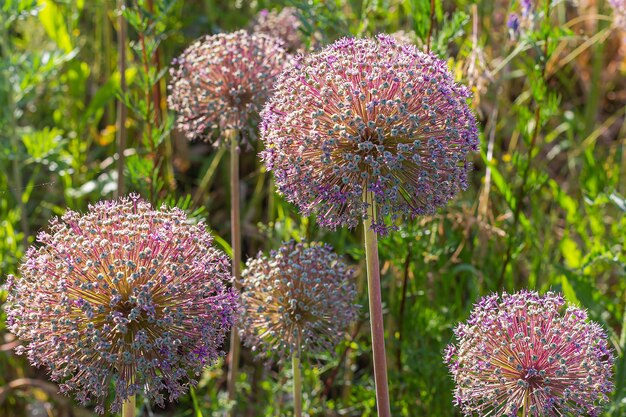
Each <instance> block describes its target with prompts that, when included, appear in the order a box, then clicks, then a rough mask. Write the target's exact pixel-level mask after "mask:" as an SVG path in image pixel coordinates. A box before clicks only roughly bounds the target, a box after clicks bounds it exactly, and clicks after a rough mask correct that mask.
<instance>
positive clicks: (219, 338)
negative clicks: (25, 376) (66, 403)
mask: <svg viewBox="0 0 626 417" xmlns="http://www.w3.org/2000/svg"><path fill="white" fill-rule="evenodd" d="M38 241H39V243H40V245H39V246H38V247H31V248H30V249H29V250H28V252H27V255H26V258H25V260H24V263H23V264H22V265H21V267H20V274H21V277H19V278H15V277H9V296H8V300H7V303H8V307H7V316H8V325H9V329H10V331H11V332H13V333H15V334H16V335H17V336H18V337H19V338H20V339H21V340H22V341H23V342H24V343H25V345H24V346H21V347H19V348H18V353H27V355H28V358H29V360H30V362H31V363H32V364H33V365H35V366H44V367H46V368H47V369H48V370H49V372H50V375H51V378H52V379H53V380H54V381H57V382H59V383H60V388H61V391H62V392H75V393H76V397H77V399H78V400H79V401H80V402H82V403H87V402H89V401H95V402H96V403H97V407H96V411H97V412H99V413H103V412H104V402H105V401H106V398H107V396H108V393H109V387H110V384H111V383H112V382H113V383H114V384H115V399H114V400H113V403H112V405H111V410H112V411H116V410H119V408H120V406H121V405H122V403H123V401H124V400H125V399H126V398H128V397H129V396H132V395H134V394H135V393H138V392H140V391H143V393H144V394H145V395H146V396H147V397H148V398H150V399H152V400H154V401H155V402H156V403H158V404H163V402H164V398H165V397H164V394H163V393H164V392H165V393H167V394H169V399H170V400H172V399H175V398H177V397H179V396H180V395H181V394H183V393H184V392H185V391H186V389H187V385H189V384H195V383H196V381H195V376H196V375H198V374H199V373H200V371H201V370H202V368H204V367H205V366H206V365H207V364H210V363H211V362H213V361H214V360H215V359H217V357H218V356H219V355H220V352H219V351H218V349H219V347H220V345H221V344H222V342H223V340H224V336H225V333H226V332H227V331H228V330H229V329H230V327H231V326H232V324H233V322H234V319H235V317H236V313H237V309H238V301H237V295H236V294H235V293H233V292H231V291H230V290H229V289H227V287H226V282H227V281H229V280H231V277H230V261H229V260H228V258H227V257H226V256H225V255H224V254H223V253H222V252H220V251H218V250H216V249H214V248H213V247H212V246H211V244H212V238H211V236H210V234H209V233H208V232H207V230H206V229H205V227H204V225H203V224H198V225H192V224H190V223H189V222H188V221H187V219H186V216H185V214H184V213H183V212H182V211H181V210H179V209H169V208H167V207H165V206H164V207H162V208H161V209H160V210H154V209H153V208H152V207H151V205H150V204H149V203H147V202H145V201H143V200H141V199H140V198H139V197H138V196H134V195H131V196H130V198H123V199H120V200H119V201H103V202H99V203H97V204H95V205H93V206H90V208H89V211H88V212H87V213H85V214H79V213H77V212H74V211H68V212H67V213H66V214H65V215H64V216H63V217H62V218H61V219H54V220H52V221H51V222H50V231H49V233H40V234H39V236H38Z"/></svg>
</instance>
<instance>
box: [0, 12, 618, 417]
mask: <svg viewBox="0 0 626 417" xmlns="http://www.w3.org/2000/svg"><path fill="white" fill-rule="evenodd" d="M531 3H532V4H533V6H532V9H531V13H530V14H526V15H524V14H523V11H522V10H521V7H522V6H521V4H519V2H517V1H505V0H478V1H469V0H458V1H442V0H435V1H431V0H409V1H400V0H371V1H367V0H350V1H338V0H334V1H323V0H292V1H242V0H237V1H226V0H224V1H219V0H205V1H200V0H194V1H182V0H133V1H129V2H128V3H127V4H126V8H125V11H124V13H123V14H122V15H121V17H120V13H119V12H120V7H119V6H120V4H121V2H118V3H116V2H115V1H113V0H87V1H85V0H75V1H72V0H58V1H51V0H39V1H32V0H2V2H1V3H0V137H1V140H2V146H1V147H0V197H1V198H0V225H1V226H0V284H1V283H3V282H4V281H5V279H6V276H7V275H8V274H14V273H16V272H17V268H18V264H19V261H20V259H21V257H22V256H23V254H24V252H25V250H26V248H27V247H28V246H29V245H31V244H33V242H34V241H35V237H36V235H37V233H38V232H39V231H40V230H42V229H44V228H45V227H46V224H47V222H48V220H49V219H50V218H51V217H53V216H57V215H60V214H62V213H63V212H64V211H65V210H66V208H68V207H69V208H72V209H76V210H85V209H86V208H87V206H88V204H89V203H92V202H95V201H98V200H100V199H107V198H114V197H115V195H116V190H117V184H118V179H117V171H116V161H117V159H118V155H117V150H118V148H117V146H116V135H118V133H119V132H118V130H119V129H118V128H117V127H116V120H117V118H118V115H119V107H118V105H119V103H122V105H123V106H125V107H126V108H127V112H128V116H127V119H126V121H125V123H124V126H125V128H126V133H125V135H124V136H125V138H126V150H125V151H124V154H125V160H126V168H125V174H124V178H123V183H124V186H125V190H126V191H135V192H139V193H140V194H141V195H143V196H144V197H145V198H147V199H149V200H151V201H152V202H153V203H155V204H160V203H162V202H166V203H168V204H171V205H177V206H179V207H181V208H184V209H186V210H188V211H189V212H190V213H192V214H193V215H194V216H196V217H198V218H203V219H205V220H206V222H207V223H208V225H209V226H210V227H211V228H213V230H214V234H215V236H216V237H217V239H216V240H217V242H218V244H219V245H221V246H222V249H224V250H226V251H228V250H229V249H230V248H229V247H228V243H227V242H229V240H230V236H229V234H230V225H229V211H228V193H229V191H228V190H229V188H228V175H227V174H228V166H227V165H228V164H227V162H228V161H227V159H228V158H226V157H224V155H225V153H224V151H223V150H219V149H214V148H212V147H211V146H210V145H208V144H205V143H201V142H198V143H194V142H192V143H189V142H188V141H187V140H186V139H185V138H184V137H183V136H182V135H181V134H180V133H179V132H176V131H175V130H174V129H173V114H171V113H170V112H168V110H167V106H166V95H167V89H166V84H167V81H168V71H167V70H168V65H169V63H170V62H171V60H172V59H173V58H174V57H175V56H177V55H178V54H179V53H180V52H181V51H182V50H183V49H184V48H185V47H186V46H187V45H188V44H189V43H190V42H192V41H193V40H194V39H196V38H197V37H199V36H201V35H204V34H210V33H217V32H224V31H232V30H237V29H240V28H246V27H248V25H249V22H250V21H251V20H252V19H253V18H254V16H255V15H256V14H257V13H258V12H259V11H260V10H261V9H278V10H279V9H281V8H282V7H285V6H291V7H295V8H297V9H298V16H299V18H300V20H301V23H302V25H301V32H302V36H303V39H305V40H306V41H307V42H308V43H309V44H313V45H315V44H317V45H319V44H322V45H323V44H326V43H329V42H332V41H333V40H335V39H337V38H339V37H342V36H347V35H358V36H366V35H373V34H376V33H380V32H386V33H395V32H398V31H403V32H404V35H405V36H408V37H409V39H410V40H412V41H413V42H415V43H416V44H417V45H418V46H420V47H422V48H426V47H428V46H429V47H430V49H431V50H432V51H433V52H434V53H436V54H437V55H439V56H440V57H442V58H443V59H445V60H446V61H447V62H448V63H449V66H450V68H451V70H452V71H453V73H454V75H455V77H456V78H457V79H458V81H459V82H462V83H465V84H467V85H469V86H470V87H471V88H472V90H473V91H474V99H473V103H472V105H473V107H474V109H475V111H476V113H477V115H478V119H479V121H480V130H481V150H480V154H476V155H475V157H474V166H475V170H474V173H473V175H472V176H471V186H470V188H469V189H468V190H467V191H466V192H465V193H463V194H462V195H460V196H459V197H458V198H456V199H455V200H454V201H453V202H452V203H451V204H450V205H449V206H448V207H447V208H446V209H445V210H442V211H440V213H439V214H437V215H436V216H432V217H424V218H419V219H416V220H415V221H412V222H406V223H405V224H402V225H401V227H400V230H399V231H397V232H394V233H392V234H390V235H389V236H387V237H385V238H383V239H381V240H380V257H381V266H382V285H383V302H384V309H385V326H386V331H387V334H386V340H387V353H388V364H389V381H390V389H391V398H392V414H393V415H394V416H403V417H404V416H426V415H428V416H445V417H447V416H455V415H459V414H458V411H456V410H455V408H454V407H453V405H452V381H451V379H450V378H449V376H448V373H447V369H446V367H445V365H444V364H443V362H442V359H441V353H442V350H443V349H444V347H445V346H446V345H447V344H448V343H449V342H450V340H451V337H452V328H453V327H454V326H455V324H456V323H457V322H458V321H462V320H465V319H466V318H467V316H468V313H469V310H470V309H471V306H472V303H473V302H475V301H476V300H477V298H478V297H480V296H482V295H485V294H489V293H491V292H499V291H503V290H506V291H515V290H519V289H522V288H531V289H536V290H539V291H547V290H553V291H561V292H563V294H564V295H565V297H566V299H567V300H568V301H569V302H571V303H574V304H577V305H580V306H582V307H584V308H586V309H588V310H589V313H590V316H591V318H592V319H593V320H595V321H597V322H599V323H601V324H602V325H603V327H604V328H605V329H606V330H607V332H608V334H609V337H610V341H611V344H612V346H613V347H614V349H615V350H616V352H617V355H616V356H617V358H618V359H617V363H616V367H615V374H616V380H615V382H616V390H615V392H614V395H613V397H612V398H611V403H610V406H609V408H608V411H607V414H606V415H607V416H613V417H617V416H624V415H626V355H625V353H624V350H625V349H626V326H625V323H626V311H625V307H626V279H625V275H626V249H625V248H624V244H625V242H624V241H625V238H626V218H625V216H624V213H625V212H626V152H625V151H626V124H625V123H624V116H625V111H626V28H623V30H621V31H620V29H619V28H617V26H616V24H615V22H614V17H613V12H612V10H611V8H610V7H609V5H608V3H607V2H606V1H602V0H599V1H594V0H579V1H576V2H572V1H560V0H555V1H552V2H548V3H546V2H545V1H544V0H538V1H533V2H531ZM433 6H434V7H433ZM510 13H517V14H518V15H519V16H520V22H521V26H520V28H519V30H518V31H517V32H513V31H512V30H511V29H510V28H508V27H507V20H508V18H509V15H510ZM122 29H124V30H125V31H126V32H127V39H126V42H124V43H123V44H122V45H120V42H119V39H120V31H121V30H122ZM120 50H123V51H124V52H125V55H126V68H125V71H124V74H125V77H124V78H125V80H126V84H127V85H126V87H125V88H124V87H123V86H122V85H121V83H120V80H121V78H122V77H121V76H120V67H119V65H118V62H119V53H120ZM254 146H255V147H256V149H253V150H250V151H248V152H245V153H242V162H241V177H242V196H243V197H242V198H243V202H242V204H243V207H242V216H243V235H244V259H245V258H247V257H249V256H252V255H255V254H256V253H257V251H259V250H268V249H271V248H275V247H277V246H278V245H279V243H280V242H281V241H283V240H286V239H289V238H295V239H298V240H299V239H315V240H323V241H325V242H328V243H331V244H333V245H334V246H335V248H336V250H337V251H339V252H340V253H342V254H344V255H345V257H346V259H347V260H349V261H350V262H351V263H353V264H354V265H355V266H356V267H357V268H358V274H357V275H358V280H359V288H360V294H361V295H360V304H361V305H363V306H366V305H367V298H366V297H367V296H366V292H365V285H364V267H363V265H362V261H363V258H364V253H363V250H362V242H361V239H362V231H361V230H359V229H357V230H353V231H349V230H340V231H337V232H329V231H326V230H322V229H320V228H318V227H317V226H316V224H315V221H314V219H312V218H301V217H300V216H299V215H298V213H297V211H296V210H295V208H294V207H293V206H291V205H290V204H288V203H286V202H285V201H284V200H283V199H281V198H280V197H279V196H277V195H276V194H274V190H273V184H272V180H271V178H270V175H268V174H267V173H266V172H265V169H264V167H263V166H262V164H261V163H260V161H259V159H258V157H257V156H256V153H257V152H258V151H259V150H260V149H261V148H262V144H260V143H256V144H255V145H254ZM220 237H221V238H220ZM0 288H1V287H0ZM5 297H6V293H5V292H3V291H2V290H0V302H2V301H4V299H5ZM17 343H18V342H16V341H15V340H14V338H13V337H12V336H11V335H10V334H8V332H7V331H6V328H5V324H4V315H3V314H2V313H1V310H0V416H11V417H12V416H16V417H19V416H41V415H44V416H45V415H47V416H59V417H64V416H71V415H75V416H82V415H85V416H87V415H91V414H92V410H91V409H89V408H82V407H79V406H78V405H76V404H74V403H73V400H72V399H70V398H65V397H61V396H60V395H59V394H57V389H56V386H54V385H53V384H51V383H50V382H47V378H46V374H45V371H44V370H42V369H33V368H31V367H30V366H29V365H28V364H27V361H26V360H25V358H24V357H19V356H16V355H15V354H14V353H13V348H14V347H15V346H16V344H17ZM225 348H226V347H225ZM252 359H253V356H252V354H251V352H249V351H248V350H245V349H244V351H243V353H242V367H243V372H242V374H241V375H240V384H239V387H240V390H239V393H238V400H237V401H236V402H235V404H229V403H228V401H227V400H226V395H225V392H224V389H225V379H226V375H225V372H224V368H223V367H222V366H220V365H219V364H218V365H217V366H215V367H213V368H211V369H208V370H207V371H206V373H205V374H204V375H203V377H202V379H201V382H200V384H199V386H198V387H197V388H196V389H195V391H194V392H192V393H191V394H190V395H187V396H185V397H183V398H181V399H180V400H179V401H178V402H177V403H173V404H169V405H168V406H167V407H166V408H165V409H159V408H155V407H153V406H150V405H149V404H143V405H142V413H143V415H146V416H153V415H154V416H194V417H199V416H221V415H223V413H224V410H226V409H228V408H229V407H235V411H236V413H235V415H237V416H250V417H256V416H289V415H292V414H291V413H292V408H291V397H290V395H291V394H290V389H291V386H290V384H291V379H290V370H288V369H282V368H281V367H277V366H274V367H271V368H264V367H263V366H262V365H260V364H257V363H256V362H254V361H253V360H252ZM311 362H313V363H312V366H310V367H305V381H304V391H305V392H304V411H305V413H307V414H309V415H311V416H373V415H375V397H374V391H373V377H372V369H371V348H370V339H369V325H368V321H367V311H366V308H362V309H361V316H360V321H359V322H358V323H355V325H354V326H353V328H352V329H349V330H348V332H347V336H346V338H345V340H344V342H343V343H341V344H340V345H339V346H338V348H337V350H336V351H335V352H330V353H328V354H327V355H325V356H323V357H319V358H312V360H311ZM140 403H141V400H140Z"/></svg>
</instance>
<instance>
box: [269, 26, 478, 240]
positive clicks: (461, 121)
mask: <svg viewBox="0 0 626 417" xmlns="http://www.w3.org/2000/svg"><path fill="white" fill-rule="evenodd" d="M469 97H470V93H469V91H468V90H467V89H466V88H465V87H462V86H460V85H457V84H456V83H455V82H454V80H453V78H452V75H451V74H450V72H449V71H448V69H447V67H446V64H445V63H444V62H443V61H441V60H439V59H437V58H436V57H435V56H434V55H428V54H425V53H422V52H420V51H419V50H418V49H417V48H416V47H414V46H413V45H408V44H403V43H397V42H396V41H395V40H394V39H393V38H392V37H390V36H387V35H379V36H378V37H377V38H376V39H351V38H345V39H341V40H339V41H337V42H335V43H334V44H332V45H330V46H328V47H326V48H324V49H323V50H321V51H320V52H318V53H314V54H311V55H308V56H305V57H302V58H301V59H300V61H299V62H298V63H297V64H296V65H295V67H294V68H293V69H290V70H289V71H285V72H283V74H282V75H281V76H280V77H279V79H278V81H277V84H276V90H275V94H274V95H273V97H272V98H271V99H270V101H269V102H268V103H267V105H266V107H265V109H264V110H263V112H262V114H261V115H262V118H263V120H262V122H261V137H262V139H263V141H264V142H265V146H266V150H265V151H263V153H262V155H261V156H262V159H263V160H264V161H265V163H266V164H267V167H268V169H270V170H272V171H274V174H275V177H276V184H277V186H278V189H279V192H281V193H282V194H284V195H285V196H286V197H287V199H288V200H289V201H291V202H294V203H295V204H297V205H298V206H299V207H300V209H301V211H302V212H303V213H304V214H305V215H308V214H310V213H315V214H316V215H317V219H318V222H319V223H320V224H321V225H323V226H327V227H330V228H333V229H334V228H336V227H337V226H349V227H354V226H356V225H357V224H358V223H359V222H360V221H361V220H362V219H363V218H365V217H366V216H372V217H373V219H372V222H373V228H374V230H376V231H377V232H379V233H384V232H385V231H386V230H387V229H388V228H389V226H392V225H394V224H395V221H396V220H397V219H399V218H404V217H407V216H415V215H422V214H428V213H433V212H434V211H435V210H436V209H437V208H438V207H441V206H443V205H445V204H446V203H447V201H448V200H450V199H451V198H452V197H454V195H455V194H456V193H457V192H458V191H459V190H461V189H463V188H465V187H467V172H468V171H469V170H470V164H469V163H468V162H467V161H466V156H467V153H468V152H469V151H471V150H476V149H477V148H478V131H477V128H476V121H475V119H474V116H473V114H472V112H471V110H470V109H469V106H468V105H467V99H468V98H469ZM366 192H373V193H374V195H375V200H376V209H375V210H374V209H373V207H372V206H369V205H368V204H365V203H364V194H365V193H366Z"/></svg>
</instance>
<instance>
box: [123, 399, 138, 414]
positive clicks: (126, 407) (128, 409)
mask: <svg viewBox="0 0 626 417" xmlns="http://www.w3.org/2000/svg"><path fill="white" fill-rule="evenodd" d="M122 417H135V396H134V395H131V396H130V397H128V398H127V399H126V401H124V404H122Z"/></svg>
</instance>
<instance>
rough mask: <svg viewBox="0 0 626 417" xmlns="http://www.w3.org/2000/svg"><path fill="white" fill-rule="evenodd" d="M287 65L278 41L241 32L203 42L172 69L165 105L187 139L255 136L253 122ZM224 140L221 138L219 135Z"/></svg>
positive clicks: (200, 41)
mask: <svg viewBox="0 0 626 417" xmlns="http://www.w3.org/2000/svg"><path fill="white" fill-rule="evenodd" d="M286 61H287V57H286V54H285V51H284V49H283V48H282V41H281V40H279V39H276V38H273V37H270V36H267V35H265V34H261V33H257V34H249V33H247V32H246V31H243V30H240V31H238V32H233V33H229V34H218V35H212V36H206V37H204V38H202V39H199V40H198V41H196V42H195V43H194V44H192V45H191V46H189V47H188V48H187V49H186V50H185V51H184V52H183V53H182V54H181V55H180V56H179V57H178V58H177V59H175V60H174V62H173V63H172V64H173V66H172V68H171V69H170V75H171V77H172V80H171V82H170V85H169V90H170V94H169V96H168V105H169V107H170V108H171V109H173V110H175V111H176V112H177V113H178V117H177V119H176V122H177V127H178V128H179V129H180V130H181V131H183V132H184V133H185V135H186V136H187V137H188V138H189V139H194V138H202V139H205V140H208V139H209V137H210V135H211V133H212V131H213V130H215V129H216V128H219V129H221V130H222V131H224V130H229V129H235V130H239V131H241V130H244V133H246V134H247V136H251V135H253V134H254V133H253V132H254V128H253V126H254V124H255V123H253V121H254V120H255V119H256V118H257V117H258V116H257V113H258V112H259V111H260V110H261V106H262V105H263V103H265V101H266V100H267V98H268V96H269V94H270V92H271V90H272V85H273V83H274V79H275V77H276V76H277V75H278V74H279V73H280V71H281V70H282V68H283V65H284V64H285V62H286ZM220 136H222V137H223V135H220Z"/></svg>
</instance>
